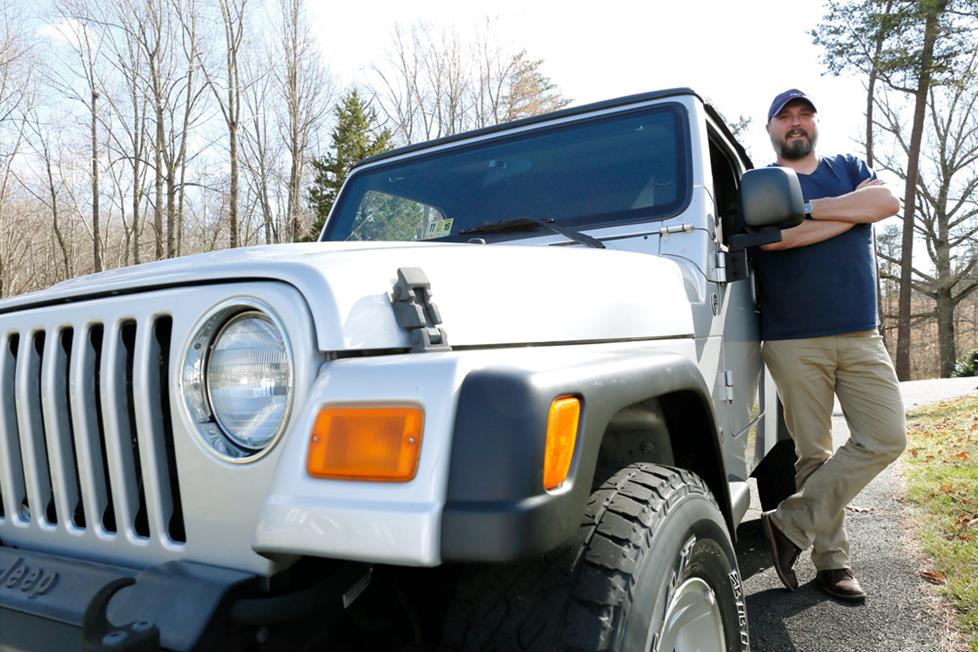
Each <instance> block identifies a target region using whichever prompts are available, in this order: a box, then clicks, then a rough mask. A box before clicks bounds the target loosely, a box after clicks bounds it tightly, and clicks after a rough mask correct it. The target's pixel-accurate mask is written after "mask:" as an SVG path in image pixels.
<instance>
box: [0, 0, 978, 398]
mask: <svg viewBox="0 0 978 652" xmlns="http://www.w3.org/2000/svg"><path fill="white" fill-rule="evenodd" d="M626 4H627V3H626ZM653 4H654V3H653ZM700 4H703V5H704V6H703V7H701V8H700V10H699V11H700V12H701V13H703V14H704V15H707V16H709V15H711V11H710V10H709V7H710V3H709V2H703V3H700ZM812 4H813V5H815V4H816V3H812ZM765 6H768V5H765ZM770 6H771V7H775V6H776V3H775V4H770ZM718 7H719V5H718ZM624 8H625V5H621V3H612V4H611V5H609V7H608V12H606V14H611V13H613V10H619V11H620V12H621V16H622V17H626V14H627V12H626V11H624ZM815 9H816V10H817V11H815V13H814V14H810V13H809V14H805V15H804V19H805V20H807V21H808V23H806V24H805V26H804V37H805V39H806V43H805V45H806V46H807V47H808V49H807V50H806V49H799V50H798V52H787V53H785V52H772V53H771V56H772V57H775V58H778V57H780V58H784V57H791V56H801V57H805V56H808V55H807V54H806V53H808V52H811V53H813V54H811V56H810V57H809V58H811V59H812V61H810V62H808V63H812V64H817V67H818V70H819V72H821V73H823V74H824V75H826V76H828V77H830V78H831V77H833V76H841V77H843V78H846V79H850V80H857V82H858V85H857V86H856V88H857V89H860V90H858V93H852V92H850V93H849V96H848V97H847V98H846V102H847V103H848V106H849V111H850V112H851V113H852V117H854V118H858V119H859V122H855V123H849V124H851V125H852V126H851V128H847V129H846V130H845V131H847V132H850V133H846V134H845V138H847V139H849V144H851V146H850V147H849V149H850V150H851V151H853V152H855V153H856V154H857V155H860V156H862V157H864V158H866V159H867V160H869V162H870V163H871V165H873V166H874V167H875V168H876V169H877V170H878V171H879V172H880V175H881V177H883V178H884V179H885V180H887V181H888V182H889V183H890V184H891V185H893V187H894V188H895V189H898V191H899V193H898V194H900V196H901V197H902V198H903V200H904V201H903V210H902V212H901V214H900V215H899V216H898V217H897V218H894V219H892V220H888V221H887V222H884V223H882V224H880V225H877V229H876V233H877V250H878V260H879V271H880V313H881V318H882V323H883V333H884V336H885V337H886V340H887V345H888V347H889V348H890V350H891V352H892V354H893V356H894V359H895V362H896V365H897V370H898V374H899V375H900V377H901V378H902V379H910V378H922V377H933V376H948V375H951V374H953V373H957V374H975V373H976V372H978V352H976V350H978V292H976V290H978V46H976V43H978V0H854V1H842V0H832V1H829V2H826V3H824V4H819V5H818V6H817V7H815ZM717 11H718V12H719V11H720V10H719V9H718V10H717ZM376 13H377V15H376V16H374V20H372V21H371V22H370V23H369V24H365V23H364V21H362V20H358V21H356V22H354V23H351V24H350V25H349V28H348V29H347V26H346V25H345V24H343V23H341V22H338V21H337V20H334V21H333V22H332V23H331V24H332V25H334V26H336V27H337V28H338V29H344V30H347V31H350V32H351V33H362V34H365V35H366V34H369V35H372V36H373V37H377V35H382V37H381V40H380V41H379V43H382V46H381V45H375V46H372V47H368V48H366V49H365V51H363V52H360V53H359V54H360V61H361V63H360V64H359V65H358V67H357V69H356V72H355V73H354V74H353V75H349V74H345V75H344V74H336V73H335V72H334V71H333V69H334V66H333V65H332V63H331V61H330V54H329V52H330V51H331V48H330V46H329V43H327V42H324V40H323V37H322V30H321V29H320V27H321V25H322V23H323V21H329V20H330V16H329V14H328V11H327V10H325V9H324V5H322V4H316V3H309V4H308V5H307V4H306V3H304V2H302V0H210V1H207V2H205V1H203V0H96V1H93V2H83V1H81V0H51V1H50V2H42V3H31V4H30V5H25V4H23V3H16V2H13V1H12V0H0V296H11V295H15V294H20V293H23V292H29V291H32V290H37V289H41V288H44V287H47V286H49V285H51V284H53V283H56V282H58V281H62V280H65V279H68V278H71V277H74V276H78V275H81V274H87V273H91V272H97V271H103V270H107V269H112V268H117V267H122V266H126V265H131V264H137V263H142V262H147V261H152V260H159V259H163V258H171V257H175V256H181V255H188V254H193V253H200V252H206V251H211V250H215V249H223V248H229V247H241V246H251V245H259V244H274V243H280V242H293V241H300V240H309V239H315V237H316V235H317V234H318V229H319V227H320V226H321V224H322V220H323V219H324V217H325V215H326V213H327V212H328V209H329V206H330V205H331V203H332V201H333V199H334V198H335V194H336V191H337V190H338V188H339V186H340V184H341V183H342V181H343V179H344V178H345V176H346V174H347V172H348V171H349V169H350V166H351V165H352V164H353V163H354V162H355V161H356V160H357V159H359V158H362V157H364V156H368V155H371V154H374V153H377V152H380V151H383V150H385V149H388V148H390V147H394V146H399V145H405V144H410V143H415V142H421V141H424V140H428V139H431V138H436V137H440V136H446V135H450V134H454V133H458V132H460V131H464V130H468V129H472V128H478V127H482V126H488V125H492V124H497V123H499V122H505V121H508V120H512V119H517V118H520V117H524V116H529V115H535V114H539V113H545V112H547V111H552V110H555V109H557V108H560V107H563V106H566V105H569V104H579V103H582V102H584V101H590V100H597V99H604V95H603V96H601V97H581V96H579V97H574V98H571V97H567V96H565V94H564V92H563V91H562V88H563V86H562V85H561V81H562V80H561V79H559V78H558V77H557V76H556V75H555V76H553V77H551V76H550V74H549V73H548V70H550V67H549V66H548V61H547V60H545V59H543V58H541V53H540V52H538V51H536V50H534V44H535V43H536V42H537V39H535V38H526V39H523V40H522V41H520V44H514V39H512V38H506V37H505V34H506V33H507V30H506V29H503V27H505V25H504V24H503V23H505V18H503V19H500V17H499V16H498V15H496V16H489V15H487V16H477V17H475V18H474V19H470V20H468V21H467V22H465V21H461V22H458V23H457V24H456V23H452V22H450V21H448V22H446V21H444V20H423V19H417V20H414V19H407V20H403V19H398V18H397V17H388V19H387V20H386V22H385V19H384V18H383V12H382V11H377V12H376ZM606 17H607V16H606ZM470 18H471V17H470ZM758 18H759V19H760V18H764V17H761V16H759V17H758ZM767 18H771V17H770V16H768V17H767ZM595 20H597V18H596V19H595ZM462 22H464V23H465V24H462ZM760 25H761V23H760V22H758V23H757V25H756V26H755V27H754V28H753V29H755V30H756V31H757V34H756V35H755V36H756V38H757V39H763V38H765V37H766V35H765V33H764V32H765V29H767V28H764V27H761V26H760ZM358 30H359V32H358ZM696 30H697V26H696V25H695V24H692V21H688V22H682V23H681V24H677V25H675V26H674V31H679V32H680V33H685V32H688V34H689V37H690V38H692V37H693V36H695V35H696V33H697V32H696ZM578 36H579V35H578ZM747 37H750V35H747ZM568 38H570V35H569V36H568ZM744 38H745V35H744V34H740V35H739V36H738V39H740V40H743V39H744ZM751 38H753V37H751ZM772 38H773V37H772ZM517 40H519V39H517ZM544 40H545V39H543V36H541V37H540V41H541V43H542V42H544ZM748 40H750V39H749V38H748ZM363 41H364V42H365V43H378V41H376V38H375V40H373V41H371V40H370V39H369V38H366V37H365V38H363ZM612 42H613V41H612ZM524 43H525V46H524V45H523V44H524ZM703 45H704V44H702V43H701V44H696V45H691V47H703ZM708 45H709V46H710V47H711V48H716V49H717V52H716V53H714V55H713V56H714V59H715V57H716V56H717V55H718V54H719V53H720V51H719V47H720V46H721V45H723V44H721V43H718V42H717V43H710V44H708ZM725 46H726V47H737V46H736V44H735V43H731V44H726V45H725ZM589 47H594V46H593V44H589V43H588V39H582V41H581V46H580V49H582V50H585V51H587V50H588V48H589ZM649 47H654V44H653V45H650V46H649ZM605 50H607V47H606V48H605ZM333 51H334V52H335V50H333ZM333 56H335V54H334V55H333ZM678 56H682V55H681V53H680V54H679V55H678ZM364 57H366V58H364ZM802 63H804V62H802ZM622 65H625V64H622ZM632 65H635V66H638V64H635V63H634V62H633V64H632ZM761 65H762V64H761ZM713 66H714V67H715V68H717V69H718V73H719V72H721V71H720V70H719V68H720V67H721V66H720V62H719V60H715V61H714V63H713ZM802 67H803V66H802ZM675 68H676V66H673V67H671V69H672V71H673V75H675V73H676V71H675ZM651 69H654V67H651V68H648V69H647V68H646V67H641V66H639V67H637V70H642V71H643V72H644V74H641V75H633V77H635V78H636V79H637V80H639V81H640V82H642V83H645V84H646V85H645V87H643V88H640V89H639V88H632V87H624V86H622V87H621V92H618V91H617V88H618V87H615V88H614V89H613V90H614V92H611V93H605V95H607V96H609V97H610V96H613V95H623V94H626V93H627V92H633V91H635V90H653V89H655V88H659V87H664V86H670V85H692V84H687V83H678V84H676V83H668V82H670V81H671V80H672V78H673V77H669V76H667V75H659V76H656V75H655V74H654V73H651V72H649V71H648V70H651ZM748 71H749V69H748ZM608 76H609V77H613V75H612V74H611V73H609V74H608ZM805 81H806V80H805V79H804V78H803V79H801V80H798V81H797V82H795V84H792V85H801V84H803V83H804V82H805ZM771 83H777V81H776V80H773V79H772V82H771ZM812 85H814V83H813V84H812ZM786 87H787V86H786ZM806 88H809V87H806ZM698 90H700V91H701V92H704V93H709V91H710V89H709V88H700V89H698ZM781 90H784V89H783V88H781V87H776V88H775V87H772V88H771V89H769V92H768V95H770V96H773V95H774V94H775V93H777V92H779V91H781ZM857 94H858V97H857V96H856V95H857ZM582 95H586V93H582ZM707 98H708V99H709V96H708V95H707ZM767 101H768V100H767V96H765V97H764V98H763V99H762V100H760V101H758V102H756V103H755V104H758V106H760V105H762V104H763V105H765V106H764V108H766V102H767ZM819 104H820V108H822V106H823V104H822V100H819ZM826 105H829V106H831V104H830V103H829V102H828V101H827V100H826ZM717 108H718V109H719V110H720V111H721V112H724V110H725V107H724V106H723V105H718V106H717ZM762 110H763V109H757V110H756V111H752V112H751V113H750V115H748V116H744V115H732V114H730V113H727V114H726V115H727V118H728V120H729V122H730V124H731V127H732V128H733V129H734V130H735V131H736V132H738V133H739V135H740V136H741V137H742V138H743V139H745V142H747V143H748V146H749V147H750V146H751V144H753V143H754V141H755V140H757V135H758V134H759V133H760V134H761V136H762V137H763V123H762V119H763V118H757V116H758V115H760V116H763V113H762ZM820 117H821V115H820ZM836 131H839V130H838V129H837V130H836ZM763 147H764V144H763V143H762V144H761V145H760V146H757V145H756V144H755V145H754V147H752V148H751V151H752V153H753V155H754V157H755V163H756V164H765V163H766V162H767V161H768V158H769V156H770V155H769V152H768V151H767V150H766V149H762V148H763Z"/></svg>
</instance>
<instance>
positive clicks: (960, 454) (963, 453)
mask: <svg viewBox="0 0 978 652" xmlns="http://www.w3.org/2000/svg"><path fill="white" fill-rule="evenodd" d="M954 457H956V458H957V459H959V460H966V459H968V457H970V456H969V455H968V451H960V452H958V453H957V454H956V455H955V456H954Z"/></svg>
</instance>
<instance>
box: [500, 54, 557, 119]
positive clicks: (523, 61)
mask: <svg viewBox="0 0 978 652" xmlns="http://www.w3.org/2000/svg"><path fill="white" fill-rule="evenodd" d="M542 65H543V59H530V58H529V55H527V53H526V50H521V51H520V52H518V53H516V55H515V56H514V57H513V61H512V63H511V64H510V72H509V76H508V79H507V80H506V94H505V96H504V97H503V106H504V113H503V115H502V120H503V121H504V122H508V121H510V120H518V119H520V118H526V117H528V116H533V115H539V114H541V113H549V112H551V111H556V110H557V109H562V108H563V107H565V106H567V105H568V104H570V103H571V100H570V99H569V98H565V97H563V96H561V94H560V91H559V90H558V89H557V85H556V84H554V83H553V81H551V80H550V78H549V77H547V76H546V75H544V74H543V72H541V70H540V67H541V66H542Z"/></svg>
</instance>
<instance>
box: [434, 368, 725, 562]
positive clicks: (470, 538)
mask: <svg viewBox="0 0 978 652" xmlns="http://www.w3.org/2000/svg"><path fill="white" fill-rule="evenodd" d="M667 395H668V396H670V397H673V398H674V399H675V400H670V401H669V403H668V407H667V408H666V421H667V424H668V425H669V426H670V431H671V432H675V430H674V429H675V428H681V429H682V432H681V434H680V435H679V436H680V437H682V438H683V440H684V443H688V444H690V445H689V446H684V448H685V449H686V450H688V451H689V453H688V456H687V459H685V460H680V459H677V461H676V464H677V466H683V467H685V468H690V466H693V467H695V468H691V469H690V470H693V471H694V472H696V473H698V474H699V475H700V476H701V477H703V480H704V481H705V482H706V483H707V485H708V486H709V487H710V490H711V491H712V492H713V494H714V497H715V498H716V500H717V502H718V504H719V505H720V508H721V511H722V512H723V513H724V516H725V518H726V520H727V525H728V527H729V528H730V531H731V532H733V531H734V527H733V522H732V513H731V509H730V493H729V488H728V485H727V477H726V472H725V469H724V464H723V456H722V454H721V449H720V440H719V435H718V432H717V426H716V417H715V414H714V411H713V403H712V400H711V398H710V390H709V389H708V387H707V385H706V383H705V382H704V380H703V377H702V374H701V372H700V371H699V369H698V368H697V367H696V364H695V363H694V362H692V361H691V360H689V359H688V358H684V357H683V356H681V355H678V354H675V353H655V352H648V351H646V352H642V351H631V352H627V353H624V352H622V351H615V352H609V353H607V354H604V355H601V356H597V357H588V359H587V360H585V361H583V362H580V361H574V360H570V361H568V363H567V364H566V365H562V366H558V367H552V366H551V367H548V368H546V369H544V370H540V369H530V368H516V367H512V366H510V367H488V368H482V369H478V370H475V371H472V372H470V373H468V374H467V376H466V377H465V379H464V380H463V381H462V384H461V387H460V390H459V393H458V403H457V409H456V416H455V424H454V431H453V440H452V451H451V465H450V471H449V478H448V487H447V495H446V501H445V506H444V509H443V512H442V527H441V558H442V560H443V561H492V562H506V561H514V560H518V559H523V558H527V557H531V556H534V555H538V554H541V553H544V552H547V551H548V550H551V549H553V548H555V547H556V546H557V545H559V544H560V543H562V542H563V541H565V540H567V539H568V538H569V537H571V536H572V535H573V534H574V533H575V531H576V530H577V528H578V526H579V524H580V522H581V518H582V516H583V514H584V508H585V506H586V504H587V500H588V497H589V496H590V493H591V484H592V480H593V478H594V473H595V468H596V465H597V461H598V454H599V449H600V447H601V441H602V438H603V436H604V433H605V430H606V429H607V426H608V424H609V423H610V422H611V420H612V418H613V417H614V416H615V414H616V413H618V412H619V411H620V410H622V409H623V408H625V407H628V406H630V405H633V404H635V403H638V402H641V401H644V400H647V399H649V398H656V397H663V396H667ZM560 396H577V397H580V399H581V407H582V411H581V420H580V425H579V431H578V440H577V445H576V446H575V451H574V457H573V460H572V462H571V469H570V473H569V475H568V478H567V480H566V481H565V482H564V483H563V484H562V485H561V486H559V487H557V488H556V489H555V490H553V491H547V490H546V489H544V487H543V460H544V449H545V441H546V430H547V416H548V412H549V408H550V404H551V402H552V401H553V400H554V399H555V398H558V397H560ZM687 417H688V418H687ZM673 436H675V435H673ZM687 438H691V440H689V439H687ZM689 456H692V457H689ZM690 459H694V461H693V462H692V463H690Z"/></svg>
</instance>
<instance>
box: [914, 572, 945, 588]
mask: <svg viewBox="0 0 978 652" xmlns="http://www.w3.org/2000/svg"><path fill="white" fill-rule="evenodd" d="M918 572H919V574H920V576H921V577H922V578H924V579H925V580H927V581H928V582H930V583H931V584H938V585H944V584H947V575H945V574H944V573H942V572H941V571H918Z"/></svg>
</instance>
